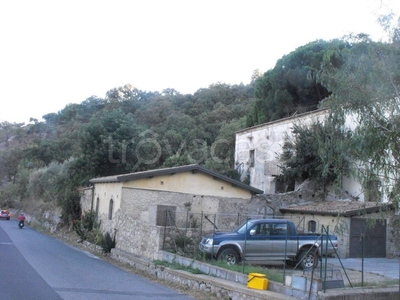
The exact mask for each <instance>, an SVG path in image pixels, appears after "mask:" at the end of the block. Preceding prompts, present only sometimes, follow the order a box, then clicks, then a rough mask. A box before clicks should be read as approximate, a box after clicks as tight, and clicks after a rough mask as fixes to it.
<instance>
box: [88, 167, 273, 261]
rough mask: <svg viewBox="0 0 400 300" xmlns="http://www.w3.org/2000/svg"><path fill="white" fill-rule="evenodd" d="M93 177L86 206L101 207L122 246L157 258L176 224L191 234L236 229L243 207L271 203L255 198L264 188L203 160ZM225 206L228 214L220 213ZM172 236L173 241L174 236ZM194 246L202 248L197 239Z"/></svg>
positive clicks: (252, 210) (104, 222)
mask: <svg viewBox="0 0 400 300" xmlns="http://www.w3.org/2000/svg"><path fill="white" fill-rule="evenodd" d="M90 182H91V183H92V184H93V186H92V187H91V188H87V189H85V190H83V191H82V196H81V208H82V210H83V211H91V210H93V211H95V212H96V214H97V216H98V221H99V222H100V224H101V230H102V232H109V233H110V234H111V235H114V234H115V240H116V248H118V249H119V250H123V251H127V252H129V253H133V254H136V255H141V256H145V257H147V258H150V259H157V253H158V251H159V250H160V249H162V248H163V247H164V245H165V240H166V231H167V230H171V228H175V229H176V231H175V232H174V234H175V235H176V234H179V235H182V234H183V233H182V232H184V235H185V236H188V237H192V234H194V233H193V232H194V231H196V232H197V234H199V235H201V233H202V232H205V231H212V230H213V226H214V225H213V224H215V225H216V226H219V227H223V228H229V229H231V228H232V227H234V226H235V225H238V224H237V222H238V217H237V216H238V212H240V213H242V214H243V213H244V214H246V213H248V214H257V213H259V212H260V211H262V208H263V207H264V204H265V201H263V200H253V196H254V195H256V194H260V193H262V191H261V190H259V189H257V188H254V187H251V186H249V185H246V184H243V183H242V182H239V181H236V180H233V179H231V178H229V177H226V176H224V175H221V174H219V173H216V172H213V171H210V170H208V169H206V168H203V167H201V166H199V165H187V166H181V167H174V168H165V169H157V170H151V171H144V172H135V173H130V174H122V175H116V176H109V177H102V178H94V179H92V180H90ZM189 212H190V213H189ZM221 212H223V213H224V214H225V216H224V217H223V216H221V215H217V214H219V213H221ZM205 219H207V220H205ZM167 239H169V243H170V244H171V241H170V239H171V237H170V236H169V237H167ZM174 241H175V242H177V241H176V240H174ZM167 242H168V241H167ZM193 246H194V247H196V248H197V244H196V243H194V245H193Z"/></svg>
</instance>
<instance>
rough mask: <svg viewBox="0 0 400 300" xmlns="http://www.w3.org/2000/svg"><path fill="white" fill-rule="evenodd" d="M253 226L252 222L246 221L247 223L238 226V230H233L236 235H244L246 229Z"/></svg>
mask: <svg viewBox="0 0 400 300" xmlns="http://www.w3.org/2000/svg"><path fill="white" fill-rule="evenodd" d="M246 223H247V227H246ZM253 225H254V221H251V220H250V221H248V222H244V223H243V224H242V225H240V226H239V227H238V228H236V230H234V231H235V232H237V233H245V232H246V228H247V230H249V229H250V228H252V227H253Z"/></svg>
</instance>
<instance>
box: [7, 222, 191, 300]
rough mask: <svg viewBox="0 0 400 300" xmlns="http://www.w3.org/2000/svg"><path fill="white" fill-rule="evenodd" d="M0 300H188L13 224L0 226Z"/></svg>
mask: <svg viewBox="0 0 400 300" xmlns="http://www.w3.org/2000/svg"><path fill="white" fill-rule="evenodd" d="M0 299H18V300H19V299H30V300H35V299H40V300H42V299H49V300H51V299H66V300H69V299H71V300H72V299H73V300H80V299H82V300H83V299H84V300H91V299H96V300H103V299H104V300H125V299H135V300H136V299H138V300H141V299H178V300H180V299H182V300H188V299H192V298H191V297H189V296H188V295H182V294H179V293H178V292H177V291H175V290H172V289H170V288H168V287H165V286H163V285H159V284H157V283H154V282H152V281H149V280H147V279H145V278H142V277H140V276H138V275H136V274H131V273H128V272H126V271H124V270H122V269H119V268H117V267H115V266H113V265H111V264H109V263H107V262H105V261H103V260H101V259H100V258H98V257H96V256H94V255H92V254H90V253H88V252H83V251H81V250H79V249H76V248H73V247H71V246H69V245H67V244H64V243H63V242H61V241H59V240H57V239H54V238H52V237H50V236H47V235H43V234H41V233H39V232H37V231H35V230H33V229H31V228H29V227H28V226H25V227H24V228H23V229H19V228H18V223H17V221H16V220H10V221H5V220H0Z"/></svg>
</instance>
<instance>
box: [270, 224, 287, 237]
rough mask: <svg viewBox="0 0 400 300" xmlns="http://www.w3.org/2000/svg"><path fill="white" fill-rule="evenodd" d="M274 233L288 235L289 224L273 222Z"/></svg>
mask: <svg viewBox="0 0 400 300" xmlns="http://www.w3.org/2000/svg"><path fill="white" fill-rule="evenodd" d="M272 228H273V229H272V234H273V235H286V230H287V224H286V223H283V224H273V225H272Z"/></svg>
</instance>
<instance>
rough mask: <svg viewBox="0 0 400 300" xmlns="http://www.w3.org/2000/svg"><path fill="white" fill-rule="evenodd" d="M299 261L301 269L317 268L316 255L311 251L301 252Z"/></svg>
mask: <svg viewBox="0 0 400 300" xmlns="http://www.w3.org/2000/svg"><path fill="white" fill-rule="evenodd" d="M299 261H300V264H299V265H300V268H301V269H303V270H307V269H314V268H316V267H317V266H318V255H317V253H316V252H315V251H314V250H313V249H311V250H310V251H308V250H305V251H304V250H303V251H301V252H300V253H299Z"/></svg>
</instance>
